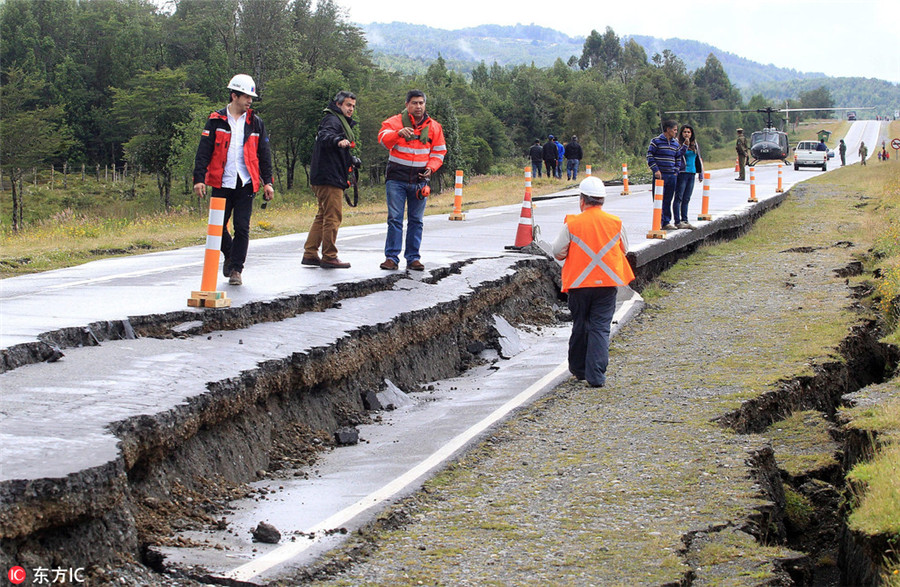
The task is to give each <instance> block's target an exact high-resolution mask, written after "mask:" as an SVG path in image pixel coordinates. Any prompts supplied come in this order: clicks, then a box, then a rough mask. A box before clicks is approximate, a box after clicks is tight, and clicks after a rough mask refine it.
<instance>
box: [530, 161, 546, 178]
mask: <svg viewBox="0 0 900 587" xmlns="http://www.w3.org/2000/svg"><path fill="white" fill-rule="evenodd" d="M542 163H543V162H542V161H541V160H537V161H532V162H531V177H540V176H541V167H542Z"/></svg>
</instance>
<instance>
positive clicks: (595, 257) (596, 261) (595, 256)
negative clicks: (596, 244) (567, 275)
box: [569, 234, 626, 289]
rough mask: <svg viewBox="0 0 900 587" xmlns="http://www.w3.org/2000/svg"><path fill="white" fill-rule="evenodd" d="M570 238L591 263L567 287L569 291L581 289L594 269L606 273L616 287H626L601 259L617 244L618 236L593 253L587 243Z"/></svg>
mask: <svg viewBox="0 0 900 587" xmlns="http://www.w3.org/2000/svg"><path fill="white" fill-rule="evenodd" d="M571 236H572V242H573V243H574V244H576V245H578V247H579V248H580V249H581V250H582V251H584V253H585V254H586V255H587V256H588V257H590V259H591V262H590V263H588V265H587V267H585V268H584V271H582V272H581V275H579V276H578V277H576V278H575V281H573V282H572V285H570V286H569V289H571V288H573V287H581V284H582V283H584V280H585V279H587V278H588V275H590V274H591V271H593V270H594V267H597V268H599V269H600V270H601V271H603V272H604V273H606V275H608V276H609V277H610V279H612V280H613V281H614V282H615V283H616V285H626V284H625V282H624V281H622V278H621V277H619V276H618V275H617V274H616V272H615V271H613V270H612V268H610V266H609V265H607V264H606V263H604V262H603V257H604V256H606V253H608V252H609V251H610V250H611V249H612V248H613V247H614V246H616V245H617V244H619V235H618V234H617V235H616V236H615V237H614V238H613V239H612V240H611V241H609V242H608V243H606V244H605V245H604V246H603V248H602V249H600V250H599V251H597V252H594V251H593V250H591V247H589V246H588V245H587V243H585V242H584V241H583V240H581V239H580V238H578V237H577V236H575V235H574V234H573V235H571Z"/></svg>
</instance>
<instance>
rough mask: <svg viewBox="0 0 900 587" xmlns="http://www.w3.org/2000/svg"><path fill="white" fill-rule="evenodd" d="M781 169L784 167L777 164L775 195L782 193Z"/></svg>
mask: <svg viewBox="0 0 900 587" xmlns="http://www.w3.org/2000/svg"><path fill="white" fill-rule="evenodd" d="M783 167H784V165H782V164H781V163H779V164H778V187H777V188H775V193H778V194H780V193H781V192H783V191H784V188H783V187H782V184H781V177H782V175H783V172H782V168H783Z"/></svg>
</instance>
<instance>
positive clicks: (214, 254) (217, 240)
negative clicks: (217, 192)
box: [187, 198, 231, 308]
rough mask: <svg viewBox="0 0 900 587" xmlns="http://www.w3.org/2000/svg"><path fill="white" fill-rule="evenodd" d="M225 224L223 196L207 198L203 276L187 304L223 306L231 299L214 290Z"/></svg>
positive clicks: (202, 306)
mask: <svg viewBox="0 0 900 587" xmlns="http://www.w3.org/2000/svg"><path fill="white" fill-rule="evenodd" d="M224 225H225V198H210V199H209V222H208V224H207V228H206V251H205V253H204V256H203V276H202V278H201V279H200V291H192V292H191V297H189V298H188V301H187V304H188V306H191V307H194V308H224V307H227V306H230V305H231V300H230V299H228V296H227V295H226V293H225V292H224V291H216V284H217V282H218V274H219V254H220V253H221V248H222V228H223V227H224Z"/></svg>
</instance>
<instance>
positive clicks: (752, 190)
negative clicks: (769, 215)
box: [747, 167, 759, 202]
mask: <svg viewBox="0 0 900 587" xmlns="http://www.w3.org/2000/svg"><path fill="white" fill-rule="evenodd" d="M747 201H748V202H758V201H759V200H757V199H756V168H755V167H750V199H749V200H747Z"/></svg>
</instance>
